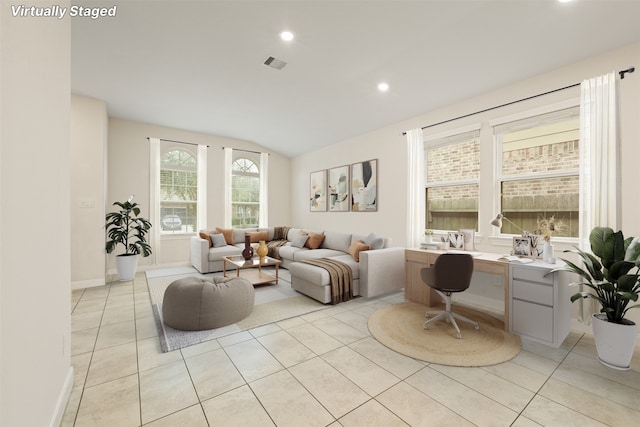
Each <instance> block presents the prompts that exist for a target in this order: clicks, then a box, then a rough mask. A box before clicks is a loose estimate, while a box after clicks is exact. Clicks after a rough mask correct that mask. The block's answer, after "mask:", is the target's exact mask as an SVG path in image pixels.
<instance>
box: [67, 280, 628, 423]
mask: <svg viewBox="0 0 640 427" xmlns="http://www.w3.org/2000/svg"><path fill="white" fill-rule="evenodd" d="M71 298H72V310H73V311H72V315H71V319H72V323H71V327H72V364H73V366H74V370H75V384H74V388H73V391H72V394H71V398H70V401H69V404H68V406H67V410H66V412H65V415H64V419H63V422H62V425H63V426H78V427H80V426H109V427H115V426H140V425H145V426H154V427H158V426H189V427H199V426H216V425H220V426H269V425H277V426H295V427H299V426H332V427H333V426H376V425H377V426H406V425H411V426H445V425H446V426H473V425H477V426H538V425H542V426H563V427H564V426H570V425H575V426H603V425H608V426H637V425H639V424H640V405H638V403H639V402H640V353H639V354H636V356H635V357H634V365H633V368H632V369H631V370H629V371H615V370H612V369H608V368H605V367H604V366H602V365H601V364H600V363H598V362H597V360H596V357H595V347H594V344H593V339H592V337H591V336H590V335H583V334H579V333H571V334H570V335H569V337H568V338H567V339H566V341H565V343H564V344H563V345H562V347H561V348H559V349H553V348H551V347H547V346H544V345H539V344H535V343H532V342H527V341H525V342H524V343H523V347H524V348H523V351H522V352H521V353H520V354H519V355H518V356H517V357H516V358H515V359H513V360H511V361H509V362H506V363H503V364H500V365H496V366H488V367H484V368H454V367H448V366H441V365H434V364H428V363H424V362H421V361H416V360H413V359H411V358H408V357H405V356H402V355H400V354H397V353H395V352H393V351H391V350H388V349H387V348H386V347H383V346H382V345H381V344H379V343H378V342H377V341H376V340H375V339H373V338H372V337H371V336H370V335H369V332H368V330H367V318H368V316H369V315H370V314H371V313H372V312H374V311H375V310H376V309H378V308H379V307H382V306H384V305H385V304H390V303H395V302H400V301H402V300H403V296H402V294H401V293H398V294H394V295H390V296H386V297H383V298H376V299H369V300H367V299H362V298H358V299H356V300H353V301H350V302H347V303H344V304H340V305H338V306H334V307H329V308H327V309H325V310H321V311H319V312H315V313H312V314H309V315H304V316H300V317H296V318H292V319H288V320H285V321H282V322H278V323H275V324H270V325H266V326H263V327H259V328H256V329H253V330H250V331H245V332H241V333H237V334H235V335H231V336H227V337H223V338H219V339H217V340H214V341H210V342H206V343H202V344H199V345H196V346H192V347H188V348H185V349H182V350H179V351H174V352H170V353H161V352H160V347H159V344H158V339H157V337H156V335H157V333H156V329H155V324H154V320H153V315H152V313H151V306H150V300H149V294H148V291H147V285H146V279H145V277H144V275H143V274H140V273H139V274H138V275H137V276H136V279H135V281H132V282H125V283H119V282H113V283H111V284H108V285H106V286H102V287H96V288H89V289H82V290H75V291H73V293H72V296H71Z"/></svg>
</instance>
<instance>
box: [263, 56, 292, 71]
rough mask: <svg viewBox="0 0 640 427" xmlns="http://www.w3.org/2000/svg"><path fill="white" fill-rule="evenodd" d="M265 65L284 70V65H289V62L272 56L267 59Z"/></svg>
mask: <svg viewBox="0 0 640 427" xmlns="http://www.w3.org/2000/svg"><path fill="white" fill-rule="evenodd" d="M264 65H267V66H269V67H271V68H275V69H276V70H282V69H283V68H284V66H285V65H287V63H286V62H284V61H281V60H279V59H277V58H274V57H273V56H270V57H268V58H267V60H266V61H264Z"/></svg>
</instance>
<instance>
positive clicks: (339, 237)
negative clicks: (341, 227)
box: [322, 231, 351, 253]
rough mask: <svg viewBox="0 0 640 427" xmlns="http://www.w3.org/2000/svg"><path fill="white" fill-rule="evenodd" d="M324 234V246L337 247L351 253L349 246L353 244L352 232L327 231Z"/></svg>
mask: <svg viewBox="0 0 640 427" xmlns="http://www.w3.org/2000/svg"><path fill="white" fill-rule="evenodd" d="M324 236H325V237H324V242H322V247H323V248H326V249H335V250H337V251H341V252H344V253H349V246H351V234H346V233H335V232H331V231H327V232H325V234H324Z"/></svg>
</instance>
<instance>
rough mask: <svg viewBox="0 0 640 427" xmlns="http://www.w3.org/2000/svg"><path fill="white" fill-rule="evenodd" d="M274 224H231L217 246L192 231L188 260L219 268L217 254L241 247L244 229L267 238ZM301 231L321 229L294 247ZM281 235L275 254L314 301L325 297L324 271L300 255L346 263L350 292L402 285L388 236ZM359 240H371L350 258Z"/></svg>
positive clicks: (397, 253)
mask: <svg viewBox="0 0 640 427" xmlns="http://www.w3.org/2000/svg"><path fill="white" fill-rule="evenodd" d="M274 230H275V229H274V228H273V227H270V228H268V229H267V228H265V229H248V230H247V229H234V230H233V231H232V234H231V235H232V240H233V242H232V244H231V245H229V244H226V245H221V246H219V247H210V245H211V244H210V241H209V239H205V238H202V237H201V236H194V237H192V238H191V264H192V265H193V266H194V267H195V268H196V269H197V270H198V271H200V272H201V273H210V272H216V271H222V268H223V267H222V265H223V263H222V257H223V256H227V255H240V254H241V252H242V249H244V241H245V234H246V233H253V232H260V231H262V232H263V233H264V232H268V235H269V240H272V239H273V237H274ZM215 233H216V232H215V231H214V230H212V231H210V232H208V234H209V235H212V234H215ZM303 233H315V234H322V235H324V239H323V241H322V243H321V244H320V247H318V248H317V249H309V248H307V247H296V245H295V242H294V241H295V240H296V238H297V237H298V236H300V235H301V234H303ZM205 236H206V233H205ZM218 240H220V236H218ZM286 240H287V242H286V243H284V242H283V243H284V245H283V246H280V247H279V248H278V252H279V253H278V255H279V258H280V259H281V260H282V264H281V266H282V267H284V268H286V269H288V270H289V271H290V272H291V286H292V287H293V288H294V289H296V290H297V291H299V292H301V293H303V294H305V295H308V296H310V297H312V298H314V299H316V300H318V301H320V302H323V303H329V302H331V286H330V281H329V274H328V273H327V271H326V270H324V269H323V268H321V267H317V266H314V265H310V264H306V263H303V262H301V261H303V260H307V259H319V258H330V259H335V260H338V261H342V262H343V263H345V264H347V265H349V266H350V267H351V271H352V273H353V286H352V289H353V295H354V296H356V295H360V296H363V297H366V298H370V297H373V296H376V295H381V294H385V293H389V292H392V291H397V290H400V289H402V288H403V286H404V248H400V247H392V246H391V239H389V238H384V237H377V236H375V235H374V234H373V233H372V234H369V235H364V234H348V233H339V232H332V231H316V230H305V229H302V228H290V229H289V230H288V233H287V239H286ZM359 240H361V241H363V242H369V243H372V245H371V247H372V249H371V250H365V251H362V252H359V254H358V255H359V260H358V261H356V259H355V258H354V256H352V254H350V253H349V248H350V247H351V246H352V244H354V242H357V241H359ZM254 245H255V244H254ZM373 248H375V249H373ZM227 268H229V267H227Z"/></svg>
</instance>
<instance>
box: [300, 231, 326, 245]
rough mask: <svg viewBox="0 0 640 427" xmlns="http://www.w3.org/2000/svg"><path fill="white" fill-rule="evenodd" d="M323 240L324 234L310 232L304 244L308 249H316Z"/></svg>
mask: <svg viewBox="0 0 640 427" xmlns="http://www.w3.org/2000/svg"><path fill="white" fill-rule="evenodd" d="M323 241H324V234H320V233H313V232H310V233H309V238H308V239H307V242H306V243H305V244H304V245H305V247H307V248H309V249H318V248H319V247H320V245H321V244H322V242H323Z"/></svg>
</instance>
